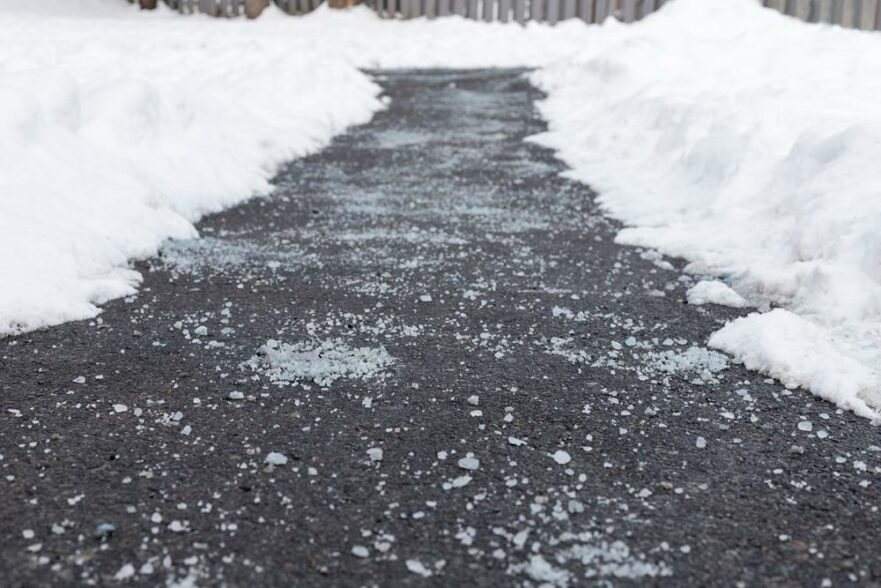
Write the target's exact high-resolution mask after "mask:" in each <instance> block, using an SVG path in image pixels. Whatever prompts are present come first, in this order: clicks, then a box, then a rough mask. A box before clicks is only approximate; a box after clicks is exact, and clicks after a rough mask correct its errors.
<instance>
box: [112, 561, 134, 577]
mask: <svg viewBox="0 0 881 588" xmlns="http://www.w3.org/2000/svg"><path fill="white" fill-rule="evenodd" d="M134 575H135V566H133V565H132V564H125V565H124V566H122V567H121V568H119V571H118V572H116V574H115V575H114V576H113V579H114V580H128V579H129V578H131V577H132V576H134Z"/></svg>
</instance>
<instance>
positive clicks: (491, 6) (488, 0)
mask: <svg viewBox="0 0 881 588" xmlns="http://www.w3.org/2000/svg"><path fill="white" fill-rule="evenodd" d="M495 7H496V2H495V0H483V20H485V21H486V22H492V21H493V20H495V15H494V13H495Z"/></svg>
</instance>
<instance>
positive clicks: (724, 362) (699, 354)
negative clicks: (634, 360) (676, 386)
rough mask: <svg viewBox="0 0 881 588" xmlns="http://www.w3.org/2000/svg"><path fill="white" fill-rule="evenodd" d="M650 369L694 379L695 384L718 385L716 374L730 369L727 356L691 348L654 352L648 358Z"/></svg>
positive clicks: (699, 348) (700, 348)
mask: <svg viewBox="0 0 881 588" xmlns="http://www.w3.org/2000/svg"><path fill="white" fill-rule="evenodd" d="M647 360H648V361H647V363H648V365H649V367H650V368H651V369H653V370H656V371H658V372H662V373H664V374H668V375H684V376H688V377H692V378H693V379H692V380H691V381H692V383H695V384H716V383H718V382H719V379H718V378H717V377H716V374H717V373H719V372H721V371H723V370H725V369H728V358H727V357H725V355H723V354H721V353H718V352H716V351H711V350H709V349H704V348H702V347H689V348H688V349H686V350H685V351H681V352H677V351H673V350H667V351H660V352H652V353H650V354H649V355H648V357H647Z"/></svg>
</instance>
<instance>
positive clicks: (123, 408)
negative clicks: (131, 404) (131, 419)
mask: <svg viewBox="0 0 881 588" xmlns="http://www.w3.org/2000/svg"><path fill="white" fill-rule="evenodd" d="M113 410H114V412H125V411H127V410H128V406H126V405H125V404H114V405H113Z"/></svg>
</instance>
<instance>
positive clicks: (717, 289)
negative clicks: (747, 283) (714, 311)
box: [685, 280, 749, 308]
mask: <svg viewBox="0 0 881 588" xmlns="http://www.w3.org/2000/svg"><path fill="white" fill-rule="evenodd" d="M685 297H686V298H687V299H688V303H689V304H695V305H698V306H700V305H702V304H719V305H721V306H731V307H733V308H745V307H747V306H749V303H748V302H747V301H746V300H744V298H743V296H741V295H740V294H738V293H737V292H735V291H734V290H732V289H731V287H729V286H728V284H726V283H725V282H720V281H719V280H701V281H700V282H698V283H697V284H695V285H694V286H692V287H691V288H689V289H688V292H686V293H685Z"/></svg>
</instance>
